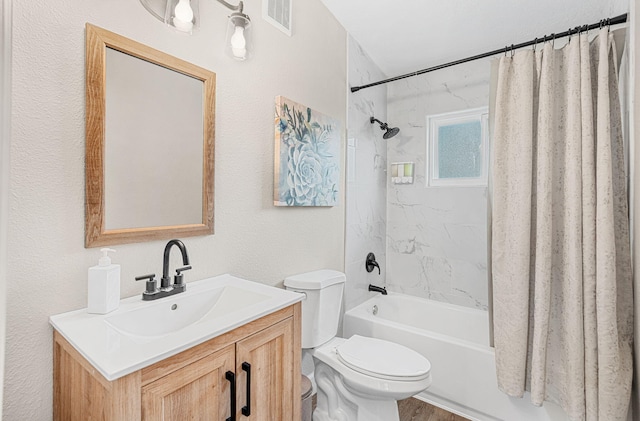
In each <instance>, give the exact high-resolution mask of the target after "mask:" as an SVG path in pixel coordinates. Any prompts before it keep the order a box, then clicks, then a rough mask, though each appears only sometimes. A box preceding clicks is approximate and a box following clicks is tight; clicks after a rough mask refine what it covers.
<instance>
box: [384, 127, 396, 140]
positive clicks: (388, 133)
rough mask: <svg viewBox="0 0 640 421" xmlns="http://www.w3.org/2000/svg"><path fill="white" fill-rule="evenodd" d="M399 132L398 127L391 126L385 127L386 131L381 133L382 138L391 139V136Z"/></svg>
mask: <svg viewBox="0 0 640 421" xmlns="http://www.w3.org/2000/svg"><path fill="white" fill-rule="evenodd" d="M398 132H400V129H399V128H397V127H392V128H390V129H387V131H386V132H385V133H384V134H383V135H382V138H383V139H391V138H392V137H393V136H395V135H397V134H398Z"/></svg>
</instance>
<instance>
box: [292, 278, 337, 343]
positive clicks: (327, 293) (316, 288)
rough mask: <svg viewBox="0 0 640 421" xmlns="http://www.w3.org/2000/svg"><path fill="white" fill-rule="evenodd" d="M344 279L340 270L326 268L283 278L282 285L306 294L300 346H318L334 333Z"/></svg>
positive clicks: (303, 303) (303, 305)
mask: <svg viewBox="0 0 640 421" xmlns="http://www.w3.org/2000/svg"><path fill="white" fill-rule="evenodd" d="M345 281H346V277H345V275H344V273H342V272H338V271H336V270H330V269H322V270H316V271H314V272H306V273H301V274H299V275H293V276H289V277H287V278H285V280H284V286H285V288H286V289H288V290H290V291H295V292H300V293H303V294H305V295H306V298H305V299H304V300H302V347H303V348H315V347H317V346H320V345H322V344H323V343H325V342H327V341H329V339H331V338H333V337H335V336H336V333H338V324H339V322H340V310H341V306H342V293H343V291H344V283H345Z"/></svg>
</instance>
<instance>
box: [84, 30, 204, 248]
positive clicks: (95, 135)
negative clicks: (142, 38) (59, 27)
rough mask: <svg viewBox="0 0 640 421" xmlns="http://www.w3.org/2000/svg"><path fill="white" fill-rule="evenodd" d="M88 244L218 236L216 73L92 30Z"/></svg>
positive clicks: (88, 99)
mask: <svg viewBox="0 0 640 421" xmlns="http://www.w3.org/2000/svg"><path fill="white" fill-rule="evenodd" d="M86 60H87V61H86V72H87V73H86V79H87V81H86V83H87V91H86V103H87V104H86V106H87V110H86V204H85V246H86V247H97V246H102V245H112V244H119V243H130V242H140V241H151V240H159V239H166V238H172V237H178V236H181V237H185V236H191V235H206V234H212V233H213V173H214V171H213V163H214V120H215V119H214V111H215V74H214V73H213V72H210V71H208V70H206V69H203V68H200V67H198V66H195V65H193V64H191V63H188V62H185V61H183V60H180V59H178V58H176V57H173V56H170V55H168V54H165V53H162V52H160V51H157V50H154V49H152V48H150V47H147V46H145V45H143V44H140V43H137V42H135V41H132V40H130V39H127V38H125V37H122V36H120V35H117V34H114V33H112V32H109V31H106V30H104V29H101V28H98V27H95V26H93V25H90V24H87V57H86Z"/></svg>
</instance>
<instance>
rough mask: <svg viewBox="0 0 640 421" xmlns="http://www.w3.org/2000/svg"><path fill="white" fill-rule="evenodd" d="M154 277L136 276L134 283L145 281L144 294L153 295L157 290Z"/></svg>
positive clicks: (152, 275) (154, 275) (153, 275)
mask: <svg viewBox="0 0 640 421" xmlns="http://www.w3.org/2000/svg"><path fill="white" fill-rule="evenodd" d="M155 277H156V274H155V273H150V274H149V275H142V276H136V281H143V280H145V279H146V280H147V284H146V288H145V291H144V292H145V293H147V294H153V293H155V292H156V290H157V288H156V280H155Z"/></svg>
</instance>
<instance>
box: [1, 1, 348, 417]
mask: <svg viewBox="0 0 640 421" xmlns="http://www.w3.org/2000/svg"><path fill="white" fill-rule="evenodd" d="M260 7H261V4H260V2H259V1H252V0H250V1H247V2H245V11H246V12H247V13H248V14H249V15H250V16H251V17H252V21H253V25H254V28H253V29H254V46H255V55H254V57H253V58H252V60H250V61H247V62H244V63H238V62H235V61H233V60H230V59H228V58H227V57H226V56H225V55H224V52H223V44H224V30H225V28H226V24H227V16H228V14H229V11H228V10H227V9H225V8H224V7H222V6H221V5H220V4H219V3H218V2H216V1H202V2H200V11H201V15H202V22H203V25H202V27H201V28H200V30H199V32H198V33H196V34H194V35H193V36H191V37H189V36H184V35H182V34H178V33H175V32H174V31H172V30H170V29H169V28H167V27H166V26H165V25H164V24H162V23H161V22H159V21H157V20H156V19H155V18H154V17H152V16H151V15H150V14H149V13H147V12H146V10H145V9H144V8H143V7H142V6H141V4H140V3H139V2H138V1H135V0H111V1H100V0H60V1H55V2H41V1H33V0H31V1H16V2H14V21H13V29H14V33H13V76H14V78H13V93H12V100H13V111H12V124H13V138H12V142H11V186H10V221H9V224H10V226H9V232H8V244H9V256H8V274H9V277H10V281H9V282H8V317H7V322H8V324H7V354H6V363H7V365H6V372H5V374H6V380H5V397H4V410H5V412H4V416H5V419H7V420H47V419H50V418H51V412H52V352H51V349H52V345H51V342H52V339H51V334H52V331H51V328H50V327H49V325H48V317H49V316H50V315H52V314H56V313H60V312H65V311H69V310H73V309H78V308H82V307H85V306H86V303H87V301H86V294H87V281H86V276H87V268H88V267H89V266H92V265H94V264H95V262H96V261H97V258H98V257H99V253H98V250H97V249H85V248H84V246H83V244H84V241H83V239H84V25H85V22H90V23H93V24H95V25H98V26H100V27H103V28H105V29H108V30H110V31H113V32H116V33H119V34H121V35H124V36H126V37H129V38H132V39H134V40H136V41H139V42H142V43H144V44H147V45H150V46H151V47H153V48H157V49H160V50H162V51H165V52H167V53H169V54H172V55H175V56H177V57H179V58H181V59H184V60H187V61H190V62H193V63H195V64H197V65H199V66H202V67H205V68H208V69H210V70H213V71H214V72H216V73H217V94H216V97H217V102H216V167H215V218H216V219H215V235H214V236H206V237H192V238H185V239H184V242H185V244H186V246H187V248H188V250H189V254H190V258H191V263H192V265H193V270H191V271H190V272H187V273H186V276H187V279H188V280H197V279H202V278H205V277H207V276H212V275H217V274H221V273H227V272H229V273H233V274H235V275H238V276H241V277H246V278H248V279H252V280H260V281H262V282H265V283H269V284H276V283H278V282H280V281H281V280H282V279H283V278H284V277H285V276H287V275H290V274H294V273H298V272H303V271H308V270H314V269H320V268H331V269H337V270H344V205H343V203H344V196H343V197H341V199H340V203H341V204H340V205H339V206H336V207H333V208H305V209H302V208H296V209H292V208H275V207H274V206H273V205H272V200H273V199H272V197H273V131H274V129H273V113H274V98H275V96H276V95H284V96H286V97H288V98H291V99H292V100H295V101H297V102H301V103H304V104H306V105H308V106H310V107H312V108H314V109H316V110H318V111H320V112H322V113H325V114H328V115H330V116H333V117H335V118H337V119H338V120H340V121H341V122H343V123H345V118H346V117H345V113H346V92H345V86H346V34H345V32H344V30H343V29H342V27H341V26H340V25H339V24H338V23H337V22H336V20H335V19H334V18H333V16H332V15H330V14H329V12H328V11H327V10H326V9H325V7H324V6H323V5H322V4H321V3H320V1H319V0H306V1H301V2H297V3H296V4H295V7H294V20H293V25H294V27H293V31H294V34H293V36H292V37H287V36H286V35H284V34H283V33H281V32H280V31H278V30H277V29H275V28H274V27H272V26H271V25H269V24H268V23H266V22H264V21H262V19H261V18H260V16H261V10H260ZM141 159H143V158H141ZM342 185H344V182H343V184H342ZM171 200H172V198H171V197H157V206H162V205H163V203H165V202H167V201H171ZM164 244H165V242H164V241H161V242H151V243H142V244H129V245H122V246H116V247H115V248H116V249H117V251H118V253H117V254H116V255H115V256H114V258H113V259H114V262H116V263H119V264H121V265H122V281H121V286H122V297H128V296H133V295H136V294H139V293H141V292H142V290H143V288H144V285H141V284H140V283H137V284H136V283H135V281H134V280H133V278H134V276H136V275H140V274H146V273H151V272H155V273H159V272H160V271H161V264H162V251H163V248H164ZM174 258H175V260H174V261H173V262H172V267H173V265H176V264H178V263H177V255H175V256H174Z"/></svg>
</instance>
